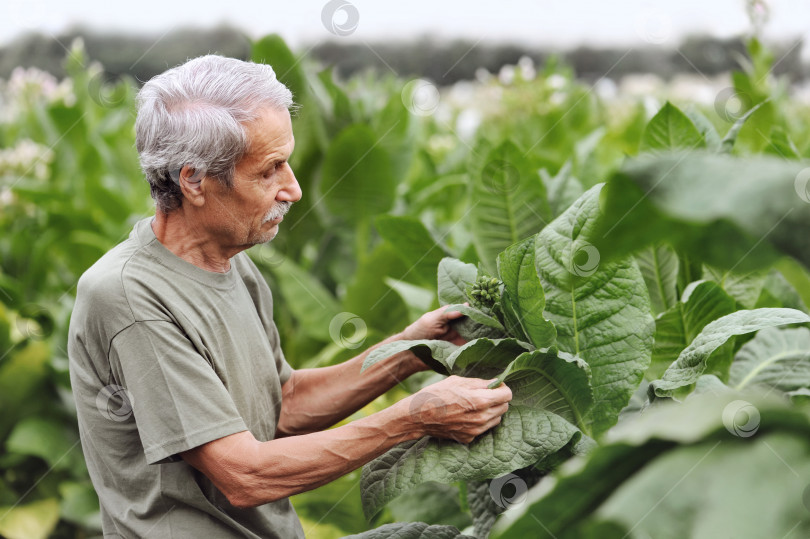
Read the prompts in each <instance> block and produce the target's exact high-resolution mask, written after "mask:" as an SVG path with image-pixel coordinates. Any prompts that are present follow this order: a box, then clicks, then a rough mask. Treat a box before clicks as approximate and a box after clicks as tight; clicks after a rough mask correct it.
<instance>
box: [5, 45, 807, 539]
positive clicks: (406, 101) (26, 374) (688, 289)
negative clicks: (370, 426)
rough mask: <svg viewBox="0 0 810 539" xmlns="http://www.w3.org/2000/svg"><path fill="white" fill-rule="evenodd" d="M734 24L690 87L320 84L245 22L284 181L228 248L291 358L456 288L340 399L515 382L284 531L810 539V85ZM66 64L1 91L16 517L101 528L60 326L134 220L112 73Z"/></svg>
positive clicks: (370, 330)
mask: <svg viewBox="0 0 810 539" xmlns="http://www.w3.org/2000/svg"><path fill="white" fill-rule="evenodd" d="M747 45H748V54H747V56H746V58H744V59H741V62H740V67H739V69H738V70H737V71H735V72H734V73H732V74H730V75H729V76H728V77H714V78H712V79H711V80H706V81H704V82H705V83H706V85H707V87H709V88H711V89H712V90H711V99H708V100H707V99H705V98H704V97H702V95H703V94H701V93H700V92H696V93H695V94H693V95H690V94H689V92H687V91H684V88H683V87H681V88H680V91H674V90H673V86H672V85H669V86H668V85H666V84H663V83H662V84H661V85H660V86H656V87H655V88H654V89H653V90H654V91H650V92H643V95H642V94H641V93H639V92H633V91H631V90H632V89H631V88H629V84H625V85H624V86H623V85H619V86H618V87H617V88H618V91H616V89H615V88H614V89H610V88H607V86H606V83H605V82H604V81H603V82H601V83H600V82H597V83H596V84H593V85H591V84H586V83H583V82H580V81H578V80H577V79H576V78H575V77H574V74H573V72H572V70H571V69H570V68H568V67H567V66H566V65H564V64H563V63H561V62H557V61H554V60H551V61H549V62H548V63H547V64H546V65H543V66H538V65H534V64H533V63H532V62H531V61H530V60H528V59H524V60H521V61H520V62H518V64H517V65H515V66H508V67H507V68H505V69H502V70H501V72H500V73H498V74H488V73H480V76H479V77H477V79H476V80H474V81H461V82H458V83H456V84H455V85H453V86H451V87H441V88H439V87H436V86H435V85H434V84H433V83H431V82H430V81H427V80H422V79H410V80H409V79H399V78H396V77H393V76H390V75H389V76H384V75H378V74H371V73H366V74H362V75H356V76H353V77H351V78H349V79H348V80H339V79H338V78H337V77H336V76H335V74H334V73H333V71H332V70H331V69H329V68H324V67H323V66H320V65H318V64H316V63H315V62H313V61H310V60H309V59H308V58H306V57H303V58H300V57H298V56H296V55H295V54H293V52H291V51H290V49H289V48H288V47H287V45H286V44H285V43H284V42H283V41H282V40H281V38H279V37H278V36H275V35H270V36H267V37H265V38H263V39H261V40H259V41H256V42H255V43H254V44H253V51H252V57H253V60H254V61H258V62H266V63H269V64H271V65H272V66H273V67H274V69H275V71H276V73H277V74H278V75H279V78H280V80H281V81H282V82H284V83H285V84H287V85H288V87H289V88H290V89H291V90H292V92H293V95H294V96H295V100H296V102H297V104H298V105H300V110H299V111H298V112H297V113H296V115H295V117H294V119H293V129H294V133H295V139H296V149H295V153H294V154H293V156H292V159H291V166H292V168H293V170H294V171H295V173H296V177H297V179H298V181H299V183H300V185H301V188H302V191H303V193H304V197H303V199H302V200H301V201H300V202H299V203H296V204H295V205H294V206H293V207H292V209H291V210H290V213H289V214H288V216H287V217H286V218H285V221H284V224H283V225H282V227H281V230H280V232H279V234H278V237H277V238H276V239H274V240H273V241H272V242H271V243H268V244H264V245H259V246H256V247H254V248H252V249H251V250H250V255H251V257H252V258H253V260H254V261H255V262H256V264H257V266H258V267H259V268H260V270H261V271H262V273H263V274H264V276H265V278H266V280H267V282H268V283H269V285H270V287H271V288H272V290H273V294H274V297H275V306H274V308H275V311H274V314H275V320H276V323H277V325H278V328H279V332H280V334H281V341H282V348H283V350H284V353H285V356H286V358H287V360H288V361H289V362H290V364H291V365H293V367H295V368H305V367H316V366H326V365H332V364H335V363H338V362H341V361H344V360H346V359H349V358H351V357H354V356H355V355H357V354H358V353H359V352H360V351H362V350H364V349H365V348H367V347H368V346H370V345H372V344H375V343H377V342H379V341H381V340H383V339H384V338H385V337H387V336H388V335H390V334H392V333H395V332H397V331H399V330H401V329H402V328H404V327H405V326H406V325H407V324H409V323H410V322H412V321H413V320H415V319H416V318H417V317H418V316H419V315H420V314H421V313H423V312H425V311H426V310H429V309H435V308H437V307H439V306H442V305H447V306H450V305H454V306H456V307H454V308H458V309H461V310H462V312H463V313H464V314H465V315H467V316H466V318H464V319H463V321H462V322H461V323H460V324H459V325H458V329H459V331H460V333H461V334H462V335H463V336H464V337H465V339H467V341H468V343H467V344H465V345H462V346H455V345H452V344H449V343H446V342H444V341H404V342H397V343H393V344H388V345H385V346H383V347H381V348H380V349H378V350H377V351H376V352H374V353H373V354H371V355H370V356H369V358H368V359H367V364H368V365H371V364H373V363H374V362H375V361H378V360H380V359H383V358H385V357H387V356H388V355H390V354H392V353H394V352H395V351H400V350H404V349H411V350H413V351H414V352H415V353H416V354H417V355H419V356H420V357H421V358H422V359H423V360H424V361H425V362H427V363H428V364H429V365H430V366H431V367H432V369H433V371H435V372H431V373H422V374H420V375H417V376H415V377H413V378H412V379H409V380H407V381H405V382H404V383H402V384H400V385H399V386H398V387H396V388H395V389H393V390H392V391H390V392H389V393H388V394H386V395H385V396H383V397H381V398H379V399H377V400H376V401H374V402H373V403H372V404H370V405H369V406H367V407H366V408H365V409H363V410H362V411H361V412H359V413H358V414H356V415H355V416H354V417H353V418H350V420H351V419H355V418H357V417H361V416H363V415H367V414H370V413H373V412H375V411H378V410H380V409H382V408H384V407H386V406H388V405H390V404H392V403H393V402H395V401H397V400H399V399H401V398H404V397H406V396H407V395H409V394H410V393H412V392H415V391H417V390H418V389H420V388H422V387H423V386H425V385H427V384H430V383H432V382H435V381H437V380H439V379H440V378H441V377H442V376H446V375H451V374H453V375H460V376H474V377H483V378H499V380H501V381H504V382H505V383H506V384H507V385H508V386H509V387H510V388H511V389H512V391H513V394H514V400H513V401H512V403H511V406H510V410H509V411H508V412H507V414H506V415H505V416H504V420H503V423H502V424H501V425H499V426H498V427H496V428H495V429H493V430H492V431H490V432H488V433H486V434H484V435H482V436H480V437H479V438H477V439H476V440H475V441H474V442H472V443H471V444H469V445H462V444H458V443H454V442H449V441H440V440H438V439H432V438H424V439H422V440H419V441H417V442H413V443H408V444H403V445H401V446H398V447H396V448H395V449H393V450H391V451H390V452H389V453H387V454H386V455H383V456H382V457H380V458H378V459H376V460H374V461H372V462H371V463H369V464H368V465H367V466H365V467H364V468H363V469H362V470H357V471H355V472H352V473H350V474H348V475H346V476H344V477H342V478H340V479H338V480H336V481H334V482H333V483H330V484H328V485H325V486H323V487H320V488H318V489H315V490H312V491H309V492H306V493H303V494H300V495H297V496H295V497H293V498H292V501H293V505H294V506H295V508H296V511H297V513H298V515H299V516H300V518H301V520H302V522H303V526H304V530H305V531H306V533H307V537H313V538H325V539H328V538H333V537H334V538H337V537H344V536H353V534H358V535H359V536H361V537H380V538H382V537H391V536H396V537H403V538H406V537H414V538H416V537H447V538H451V537H465V536H466V537H493V538H496V537H497V538H500V537H504V538H509V537H557V538H567V537H571V538H574V537H577V538H579V537H600V538H602V537H639V538H641V537H656V538H659V537H664V538H666V537H672V538H682V537H795V538H799V537H807V536H808V535H810V479H808V478H810V436H808V434H810V408H808V402H809V401H810V310H808V305H810V270H809V269H808V268H810V240H808V238H810V160H808V159H810V104H808V103H807V102H804V101H803V100H801V99H798V98H797V97H796V96H795V95H794V93H793V92H792V90H791V86H790V83H789V81H787V80H785V79H782V78H778V77H775V76H773V75H772V74H771V69H772V67H773V65H774V64H775V63H776V62H777V61H778V59H776V58H774V57H773V55H772V54H771V53H770V52H769V50H768V48H767V47H765V46H763V45H762V44H761V43H759V42H758V41H757V40H756V39H751V40H750V41H749V42H748V44H747ZM65 66H66V71H67V73H69V76H68V77H67V78H65V79H63V80H56V79H55V78H53V77H52V76H50V75H48V74H47V73H44V72H41V71H37V70H34V69H29V70H24V69H18V70H17V71H15V72H14V73H13V74H12V76H11V77H10V78H9V79H8V80H5V81H0V230H1V231H2V233H0V410H2V413H0V536H3V537H8V538H9V539H17V538H36V537H60V538H80V537H95V536H100V515H99V510H98V499H97V497H96V494H95V492H94V490H93V488H92V485H91V484H90V480H89V478H88V474H87V469H86V466H85V463H84V459H83V456H82V452H81V445H80V444H79V439H78V430H77V425H76V417H75V406H74V404H73V402H72V395H71V392H70V384H69V376H68V367H67V365H68V360H67V352H66V344H65V343H66V336H67V328H68V322H69V317H70V312H71V309H72V306H73V302H74V298H75V293H76V288H75V285H76V282H77V280H78V278H79V276H80V275H81V274H82V273H83V272H84V271H85V270H86V269H87V268H88V267H89V266H90V265H92V264H93V263H94V262H95V261H96V260H97V259H98V258H99V257H100V256H101V255H102V254H103V253H105V252H106V251H107V250H108V249H110V248H111V247H112V246H114V245H115V244H117V243H118V242H120V241H122V240H123V239H124V238H125V237H126V235H127V234H128V233H129V231H130V229H131V227H132V225H133V224H134V223H135V222H136V221H138V220H139V219H141V218H143V217H145V216H148V215H150V214H151V213H153V212H154V207H153V203H152V200H151V199H150V198H149V191H148V186H147V184H146V182H145V181H144V179H143V176H142V173H141V171H140V168H139V165H138V160H137V154H136V152H135V148H134V144H135V141H134V130H133V125H134V96H135V93H136V92H137V89H136V86H135V83H134V81H131V80H126V79H125V80H122V81H119V82H116V83H114V84H111V83H107V82H105V81H104V77H103V73H102V69H101V67H100V66H99V65H97V64H93V63H92V62H89V60H88V59H87V56H86V54H85V53H84V50H83V47H82V44H81V42H80V41H77V42H75V43H74V44H73V45H72V46H71V51H70V53H69V54H68V55H67V57H66V59H65ZM704 93H705V92H704ZM465 304H467V305H465ZM422 404H424V405H425V406H429V405H430V403H429V402H425V403H422ZM108 405H109V401H106V403H105V401H104V399H103V398H102V399H101V400H100V401H99V410H100V412H101V413H105V414H109V415H110V416H111V417H113V416H114V415H115V414H116V413H120V412H121V410H116V409H110V408H108V407H107V406H108ZM414 413H419V409H415V410H414Z"/></svg>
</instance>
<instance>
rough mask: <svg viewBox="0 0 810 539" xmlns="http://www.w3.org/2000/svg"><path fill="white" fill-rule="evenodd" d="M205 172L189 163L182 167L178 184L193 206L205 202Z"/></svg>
mask: <svg viewBox="0 0 810 539" xmlns="http://www.w3.org/2000/svg"><path fill="white" fill-rule="evenodd" d="M203 177H204V174H202V173H201V172H199V171H197V170H195V169H194V168H193V167H190V166H189V165H184V166H183V168H181V169H180V177H179V178H178V182H177V183H178V184H179V185H180V191H182V193H183V196H184V197H185V198H186V200H188V202H189V204H191V205H192V206H202V205H203V204H205V192H204V189H203V186H202V180H203Z"/></svg>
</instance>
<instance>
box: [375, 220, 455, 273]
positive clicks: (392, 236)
mask: <svg viewBox="0 0 810 539" xmlns="http://www.w3.org/2000/svg"><path fill="white" fill-rule="evenodd" d="M375 224H376V226H377V232H379V233H380V236H382V237H383V239H385V241H387V242H388V243H390V244H391V245H392V246H393V247H394V249H395V250H396V252H397V255H398V256H399V257H400V258H401V259H402V260H403V261H404V262H405V264H406V265H407V267H408V270H407V272H406V273H405V275H404V276H403V278H404V279H406V280H408V281H410V282H414V283H416V284H422V285H429V286H431V287H432V286H433V285H434V284H435V282H436V266H438V265H439V263H440V262H441V261H442V259H443V258H444V257H445V256H447V253H446V252H445V251H444V249H443V248H442V247H441V246H440V245H439V244H438V243H436V240H434V239H433V237H432V236H431V235H430V232H428V229H427V228H425V225H424V224H422V222H421V221H420V220H419V219H417V218H415V217H409V216H396V215H380V216H379V217H377V219H376V220H375Z"/></svg>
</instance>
